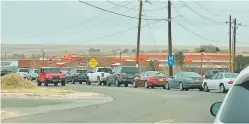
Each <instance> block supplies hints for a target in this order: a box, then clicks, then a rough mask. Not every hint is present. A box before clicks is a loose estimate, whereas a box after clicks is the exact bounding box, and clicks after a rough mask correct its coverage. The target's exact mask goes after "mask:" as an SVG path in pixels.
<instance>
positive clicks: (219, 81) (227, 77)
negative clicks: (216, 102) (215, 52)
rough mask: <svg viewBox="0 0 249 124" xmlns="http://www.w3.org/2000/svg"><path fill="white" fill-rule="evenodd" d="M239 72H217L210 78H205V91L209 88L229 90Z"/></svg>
mask: <svg viewBox="0 0 249 124" xmlns="http://www.w3.org/2000/svg"><path fill="white" fill-rule="evenodd" d="M237 76H238V73H230V72H225V73H217V74H215V75H214V76H212V77H211V78H210V79H204V80H203V84H202V86H203V89H204V91H205V92H209V90H218V89H219V90H220V92H223V93H225V92H227V91H228V90H229V89H230V88H231V87H232V85H233V82H234V80H235V79H236V78H237Z"/></svg>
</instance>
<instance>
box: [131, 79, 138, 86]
mask: <svg viewBox="0 0 249 124" xmlns="http://www.w3.org/2000/svg"><path fill="white" fill-rule="evenodd" d="M132 85H133V87H134V88H137V85H136V81H135V80H134V81H133V83H132Z"/></svg>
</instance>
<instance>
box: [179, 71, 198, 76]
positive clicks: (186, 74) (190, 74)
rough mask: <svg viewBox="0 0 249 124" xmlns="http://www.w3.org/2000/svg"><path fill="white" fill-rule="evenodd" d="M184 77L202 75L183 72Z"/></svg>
mask: <svg viewBox="0 0 249 124" xmlns="http://www.w3.org/2000/svg"><path fill="white" fill-rule="evenodd" d="M182 76H183V77H201V75H199V74H197V73H195V72H183V74H182Z"/></svg>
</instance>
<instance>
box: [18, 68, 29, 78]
mask: <svg viewBox="0 0 249 124" xmlns="http://www.w3.org/2000/svg"><path fill="white" fill-rule="evenodd" d="M16 73H17V75H19V76H21V77H23V78H25V79H26V78H27V76H28V74H29V69H27V68H18V70H17V72H16Z"/></svg>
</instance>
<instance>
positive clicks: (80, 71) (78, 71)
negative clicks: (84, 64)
mask: <svg viewBox="0 0 249 124" xmlns="http://www.w3.org/2000/svg"><path fill="white" fill-rule="evenodd" d="M76 73H87V70H77V71H76Z"/></svg>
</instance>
